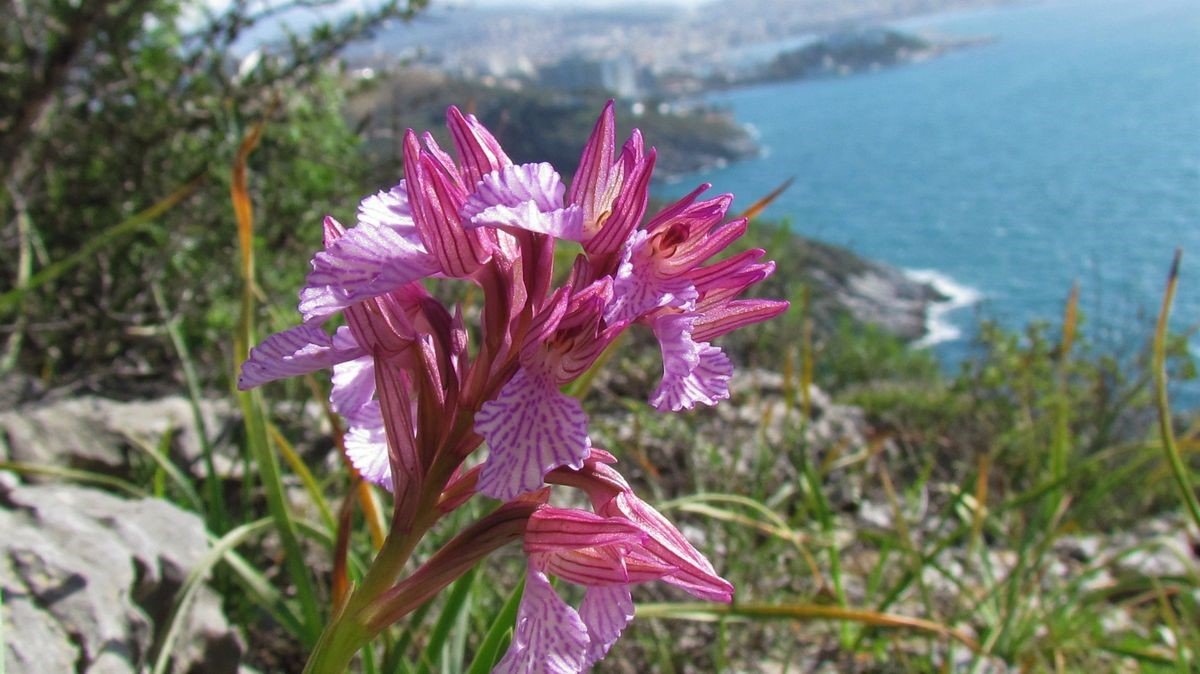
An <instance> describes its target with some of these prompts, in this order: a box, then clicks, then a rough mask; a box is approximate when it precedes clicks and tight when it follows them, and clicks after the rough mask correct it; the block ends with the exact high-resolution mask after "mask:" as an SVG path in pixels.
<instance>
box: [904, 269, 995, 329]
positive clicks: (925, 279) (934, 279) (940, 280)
mask: <svg viewBox="0 0 1200 674" xmlns="http://www.w3.org/2000/svg"><path fill="white" fill-rule="evenodd" d="M904 275H905V276H907V277H908V278H910V279H912V280H914V281H916V282H918V283H928V284H929V285H931V286H933V289H934V290H936V291H938V292H939V293H941V294H942V295H944V296H945V297H946V299H945V300H942V301H941V302H934V303H933V304H931V305H930V306H929V313H928V314H927V315H926V316H925V336H924V337H922V338H921V339H919V340H917V341H916V342H915V343H914V346H917V347H927V346H933V345H934V344H940V343H942V342H951V341H954V340H956V339H961V338H962V330H961V329H960V328H959V327H958V326H956V325H954V324H953V323H951V322H950V320H949V319H948V318H947V314H949V313H950V312H953V311H957V310H958V309H962V308H965V307H969V306H971V305H972V304H975V303H976V302H978V301H980V300H981V299H983V293H981V292H979V291H978V290H976V289H975V288H972V287H970V286H966V285H963V284H961V283H959V282H958V281H955V280H954V279H952V278H950V277H949V276H947V275H945V274H943V273H942V272H940V271H937V270H935V269H906V270H905V271H904Z"/></svg>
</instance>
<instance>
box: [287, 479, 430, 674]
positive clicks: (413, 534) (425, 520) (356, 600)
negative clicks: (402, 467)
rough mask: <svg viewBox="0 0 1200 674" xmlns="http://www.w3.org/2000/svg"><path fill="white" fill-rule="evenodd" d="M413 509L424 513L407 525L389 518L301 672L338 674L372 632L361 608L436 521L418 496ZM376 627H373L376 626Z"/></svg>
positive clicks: (395, 574) (383, 588)
mask: <svg viewBox="0 0 1200 674" xmlns="http://www.w3.org/2000/svg"><path fill="white" fill-rule="evenodd" d="M417 512H419V513H424V516H423V517H419V518H418V520H417V521H416V522H414V523H413V524H412V525H411V526H399V524H400V523H397V522H393V523H392V527H391V529H390V530H389V531H388V535H387V538H386V539H384V541H383V547H382V548H380V550H379V554H378V555H376V556H375V560H374V561H373V562H371V568H369V569H367V575H366V576H365V577H363V581H362V583H361V584H360V585H359V586H358V587H357V588H355V589H354V591H352V592H351V593H350V597H349V598H348V599H347V600H346V605H345V607H344V608H343V609H342V610H341V611H340V612H339V613H338V614H337V615H336V616H334V617H333V619H332V620H330V621H329V623H328V624H327V625H326V626H325V630H324V631H323V632H322V633H321V637H320V638H319V639H318V640H317V645H316V647H315V648H314V649H313V651H312V653H311V654H309V658H308V663H307V664H306V665H305V666H304V672H305V674H340V673H341V672H344V671H346V669H347V668H348V667H349V666H350V661H351V660H352V659H353V658H354V654H355V653H357V652H358V650H359V649H360V648H362V647H363V646H365V645H366V644H367V642H368V641H370V640H371V638H372V637H373V636H374V635H375V633H374V632H373V631H372V630H370V629H369V628H368V627H367V626H366V620H365V618H364V616H363V610H364V609H365V608H367V607H368V606H369V605H370V604H371V602H372V601H373V600H374V599H375V598H376V597H378V596H380V595H382V594H383V593H384V592H386V591H387V590H388V589H389V588H391V587H392V585H393V584H394V583H395V582H396V578H397V577H398V576H399V575H400V570H401V569H403V568H404V565H405V564H406V563H407V562H408V559H409V557H411V556H412V553H413V550H415V549H416V547H417V543H419V542H420V540H421V538H422V537H423V536H424V535H425V532H426V531H428V530H429V527H431V526H433V523H434V522H435V521H436V516H434V515H435V514H436V512H437V508H436V507H435V506H434V504H433V503H430V502H429V498H428V497H426V498H424V499H422V506H421V507H418V508H417ZM376 631H377V630H376Z"/></svg>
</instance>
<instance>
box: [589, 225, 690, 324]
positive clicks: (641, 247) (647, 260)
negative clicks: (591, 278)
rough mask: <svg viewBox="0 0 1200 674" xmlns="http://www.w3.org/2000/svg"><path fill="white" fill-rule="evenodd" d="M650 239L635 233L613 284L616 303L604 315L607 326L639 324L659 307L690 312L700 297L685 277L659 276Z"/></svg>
mask: <svg viewBox="0 0 1200 674" xmlns="http://www.w3.org/2000/svg"><path fill="white" fill-rule="evenodd" d="M648 238H649V235H648V234H647V233H646V232H645V231H638V232H634V234H633V236H631V237H629V241H627V242H626V244H625V249H624V250H623V251H622V254H621V263H620V265H619V266H618V267H617V273H616V278H615V279H614V280H613V300H612V302H611V303H610V304H609V305H608V307H607V308H606V309H605V311H604V320H605V321H607V322H608V323H616V322H619V321H636V320H637V319H639V318H641V317H642V316H645V315H646V314H648V313H650V312H651V311H654V310H655V309H658V308H660V307H675V308H678V309H685V310H689V309H691V308H692V307H693V306H695V303H696V298H697V297H699V293H698V292H697V290H696V286H695V284H693V283H692V281H691V279H690V278H688V277H687V276H686V275H684V274H678V275H664V274H660V273H657V270H656V269H655V261H654V258H653V257H652V255H653V253H652V252H651V251H649V250H646V248H647V247H648V244H647V240H648Z"/></svg>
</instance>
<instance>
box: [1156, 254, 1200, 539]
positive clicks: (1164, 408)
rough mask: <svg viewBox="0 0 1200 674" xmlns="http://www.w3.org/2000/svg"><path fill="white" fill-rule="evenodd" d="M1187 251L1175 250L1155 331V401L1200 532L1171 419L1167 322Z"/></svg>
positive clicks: (1166, 448)
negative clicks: (1184, 254)
mask: <svg viewBox="0 0 1200 674" xmlns="http://www.w3.org/2000/svg"><path fill="white" fill-rule="evenodd" d="M1182 257H1183V251H1181V250H1176V251H1175V259H1174V261H1173V262H1172V263H1171V271H1170V273H1169V274H1168V276H1167V289H1166V291H1165V292H1164V293H1163V301H1162V309H1161V310H1160V311H1159V313H1158V325H1157V326H1156V327H1155V330H1154V393H1155V396H1154V402H1155V405H1156V406H1157V407H1158V423H1159V429H1160V431H1161V433H1162V441H1163V452H1165V453H1166V455H1167V463H1168V464H1170V466H1171V474H1172V475H1173V476H1174V478H1175V484H1176V486H1178V487H1179V496H1180V497H1181V498H1182V499H1183V503H1184V505H1185V506H1187V510H1188V513H1189V514H1190V515H1191V516H1192V522H1193V523H1194V524H1195V525H1196V531H1197V532H1200V500H1197V498H1196V488H1195V487H1193V486H1192V484H1191V478H1190V476H1189V472H1188V468H1187V465H1185V464H1184V463H1183V459H1181V458H1180V456H1179V447H1178V445H1176V443H1175V429H1174V428H1173V426H1172V421H1171V403H1170V402H1169V400H1168V399H1167V323H1168V321H1169V320H1170V318H1171V305H1172V304H1173V303H1174V301H1175V288H1176V286H1177V285H1178V284H1179V262H1180V260H1181V258H1182Z"/></svg>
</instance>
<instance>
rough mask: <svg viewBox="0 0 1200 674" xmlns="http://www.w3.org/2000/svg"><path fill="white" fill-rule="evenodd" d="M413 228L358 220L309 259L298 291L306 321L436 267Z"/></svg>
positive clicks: (323, 318) (386, 289) (438, 269)
mask: <svg viewBox="0 0 1200 674" xmlns="http://www.w3.org/2000/svg"><path fill="white" fill-rule="evenodd" d="M440 269H441V268H440V267H439V265H438V263H437V260H436V259H434V258H433V257H432V256H431V255H429V253H428V252H427V251H426V250H425V247H424V246H423V245H421V241H420V239H419V238H418V236H417V233H416V230H415V229H413V228H409V227H391V226H386V225H382V226H381V225H380V224H378V223H375V222H362V223H360V224H359V225H358V226H356V227H352V228H350V229H348V230H346V233H345V234H344V235H343V236H342V237H341V238H339V239H338V240H336V241H334V242H333V244H332V245H330V246H329V247H328V248H326V249H325V250H323V251H321V252H319V253H317V254H316V255H315V256H313V259H312V271H310V272H309V273H308V277H307V278H306V279H305V287H304V289H303V290H301V291H300V314H301V315H302V316H303V317H304V321H305V322H306V323H310V322H314V321H323V320H325V319H327V318H329V317H330V316H332V315H333V314H335V313H337V312H338V311H341V310H342V309H345V308H346V307H348V306H350V305H352V304H355V303H356V302H360V301H362V300H365V299H368V298H371V297H376V296H379V295H383V294H385V293H387V292H390V291H392V290H395V289H397V288H399V287H401V286H403V285H405V284H407V283H410V282H412V281H416V280H418V279H422V278H425V277H426V276H430V275H432V274H435V273H437V272H438V271H440Z"/></svg>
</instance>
